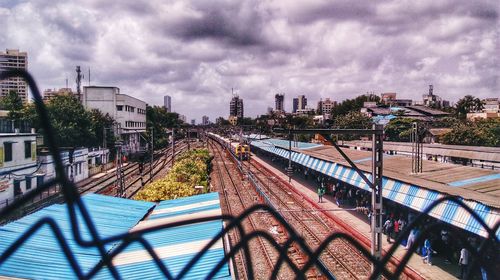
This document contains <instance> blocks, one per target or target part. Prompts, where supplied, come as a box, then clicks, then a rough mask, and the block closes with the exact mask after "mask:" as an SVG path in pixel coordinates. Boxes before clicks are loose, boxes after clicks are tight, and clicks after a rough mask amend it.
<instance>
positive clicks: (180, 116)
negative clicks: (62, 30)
mask: <svg viewBox="0 0 500 280" xmlns="http://www.w3.org/2000/svg"><path fill="white" fill-rule="evenodd" d="M179 120H181V121H182V122H184V123H185V122H186V121H187V118H186V115H179Z"/></svg>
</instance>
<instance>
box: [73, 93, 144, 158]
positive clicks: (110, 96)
mask: <svg viewBox="0 0 500 280" xmlns="http://www.w3.org/2000/svg"><path fill="white" fill-rule="evenodd" d="M82 104H83V106H84V107H85V108H87V109H99V110H100V111H101V112H102V113H103V114H109V115H110V116H111V117H113V119H115V121H116V122H117V123H118V124H119V126H120V132H119V134H120V135H121V138H122V140H123V143H124V146H123V150H124V152H126V153H127V152H130V153H134V152H136V151H138V150H139V146H140V133H143V132H146V102H144V101H142V100H139V99H137V98H134V97H132V96H129V95H125V94H120V89H119V88H117V87H98V86H88V87H83V94H82Z"/></svg>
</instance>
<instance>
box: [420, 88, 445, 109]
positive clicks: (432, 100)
mask: <svg viewBox="0 0 500 280" xmlns="http://www.w3.org/2000/svg"><path fill="white" fill-rule="evenodd" d="M422 105H424V106H427V107H437V108H446V107H450V101H447V100H443V99H442V98H441V97H439V96H438V95H435V94H434V87H433V85H429V92H428V93H427V94H424V95H422Z"/></svg>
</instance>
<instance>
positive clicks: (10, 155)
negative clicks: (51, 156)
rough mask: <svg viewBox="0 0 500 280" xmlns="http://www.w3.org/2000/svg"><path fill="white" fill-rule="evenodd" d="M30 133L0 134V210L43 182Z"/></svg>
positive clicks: (34, 143) (34, 141)
mask: <svg viewBox="0 0 500 280" xmlns="http://www.w3.org/2000/svg"><path fill="white" fill-rule="evenodd" d="M32 132H33V133H0V208H3V207H5V206H6V205H8V204H9V203H11V202H12V201H13V200H14V198H17V197H19V196H21V195H23V194H25V193H27V192H29V191H31V190H33V189H35V188H36V187H37V186H38V185H41V184H42V183H43V181H44V174H43V173H42V172H41V171H40V166H39V164H38V163H37V154H36V134H35V133H34V131H32Z"/></svg>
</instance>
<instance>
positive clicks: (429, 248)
mask: <svg viewBox="0 0 500 280" xmlns="http://www.w3.org/2000/svg"><path fill="white" fill-rule="evenodd" d="M424 248H425V256H424V257H423V258H422V260H423V261H424V263H425V262H426V261H427V264H428V265H432V246H431V240H430V239H429V237H427V238H426V239H425V241H424Z"/></svg>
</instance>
